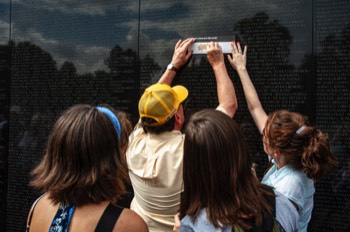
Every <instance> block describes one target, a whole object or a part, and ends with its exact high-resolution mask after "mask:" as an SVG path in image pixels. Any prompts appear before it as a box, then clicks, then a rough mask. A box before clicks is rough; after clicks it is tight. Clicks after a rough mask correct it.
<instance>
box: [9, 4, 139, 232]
mask: <svg viewBox="0 0 350 232" xmlns="http://www.w3.org/2000/svg"><path fill="white" fill-rule="evenodd" d="M138 5H139V1H129V0H125V1H84V2H75V1H65V2H62V1H49V2H47V1H13V2H12V8H11V9H12V12H11V13H12V36H11V40H12V41H13V47H12V61H11V62H12V76H11V107H16V108H17V109H18V112H16V114H15V113H12V112H11V115H10V116H11V125H10V147H9V151H10V154H11V155H10V157H9V178H8V181H9V186H8V198H7V202H8V213H7V230H8V231H24V228H25V221H26V216H27V214H28V212H29V209H30V206H31V204H32V202H33V201H34V200H35V198H36V197H38V193H37V192H35V191H34V190H33V189H32V188H31V187H28V183H29V172H30V170H31V169H32V168H33V167H34V166H35V165H36V164H37V163H38V161H39V160H40V159H41V158H42V155H43V151H44V148H45V142H46V139H47V137H48V133H49V131H50V129H51V126H52V124H53V122H54V121H55V119H56V118H57V117H58V115H59V114H60V113H61V112H62V111H63V110H64V109H66V108H67V107H69V106H71V105H73V104H77V103H87V104H92V105H97V104H102V103H103V104H109V105H111V106H113V107H115V108H116V109H119V110H123V111H126V112H128V113H130V114H133V115H134V114H135V111H136V106H135V102H136V101H137V97H138V94H137V93H138V89H139V87H138V85H139V68H138V67H139V61H138V33H137V31H138V17H139V16H138V15H139V13H138V11H139V6H138Z"/></svg>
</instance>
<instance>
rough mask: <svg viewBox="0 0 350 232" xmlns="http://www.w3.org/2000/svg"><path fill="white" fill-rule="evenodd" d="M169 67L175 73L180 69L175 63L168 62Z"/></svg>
mask: <svg viewBox="0 0 350 232" xmlns="http://www.w3.org/2000/svg"><path fill="white" fill-rule="evenodd" d="M167 69H168V70H170V71H173V72H175V73H177V72H178V71H179V69H178V68H177V67H176V66H175V65H174V64H173V63H170V64H168V66H167Z"/></svg>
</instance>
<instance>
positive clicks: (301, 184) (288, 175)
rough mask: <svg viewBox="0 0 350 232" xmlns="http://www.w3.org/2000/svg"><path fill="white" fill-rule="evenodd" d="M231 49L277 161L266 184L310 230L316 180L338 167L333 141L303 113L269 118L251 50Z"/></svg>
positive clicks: (267, 146)
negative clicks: (253, 76)
mask: <svg viewBox="0 0 350 232" xmlns="http://www.w3.org/2000/svg"><path fill="white" fill-rule="evenodd" d="M231 48H232V58H231V57H229V62H230V63H231V65H232V67H233V68H234V69H235V70H236V71H237V73H238V75H239V77H240V80H241V82H242V85H243V90H244V94H245V98H246V100H247V104H248V109H249V111H250V113H251V115H252V117H253V119H254V121H255V124H256V126H257V127H258V129H259V131H260V133H261V135H262V137H263V144H264V150H265V152H266V153H267V154H268V155H269V158H270V159H272V162H273V166H272V168H270V169H269V170H268V172H267V173H266V174H265V176H264V177H263V179H262V183H265V184H267V185H270V186H273V187H274V188H275V189H276V190H277V191H279V192H281V193H282V194H284V195H285V196H286V197H287V198H288V199H289V200H290V201H291V202H292V203H293V204H294V206H295V208H296V209H297V210H298V212H299V215H300V220H299V231H300V232H302V231H307V225H308V223H309V221H310V218H311V213H312V209H313V196H314V193H315V187H314V184H315V181H317V180H319V179H320V178H322V177H324V176H327V175H329V174H330V173H331V172H332V170H333V169H334V168H335V167H336V166H337V161H336V158H335V156H334V154H333V153H332V152H331V146H330V142H329V139H328V137H327V135H326V134H325V133H323V132H322V131H320V130H319V129H317V128H315V127H314V126H311V125H309V124H308V121H307V118H306V117H305V116H303V115H301V114H299V113H295V112H289V111H287V110H278V111H276V112H273V113H271V114H269V115H267V114H266V112H265V111H264V109H263V107H262V105H261V103H260V100H259V97H258V94H257V92H256V90H255V88H254V85H253V83H252V82H251V80H250V77H249V75H248V71H247V69H246V60H247V47H245V48H244V51H243V52H242V49H241V46H240V44H239V43H234V42H233V43H232V44H231Z"/></svg>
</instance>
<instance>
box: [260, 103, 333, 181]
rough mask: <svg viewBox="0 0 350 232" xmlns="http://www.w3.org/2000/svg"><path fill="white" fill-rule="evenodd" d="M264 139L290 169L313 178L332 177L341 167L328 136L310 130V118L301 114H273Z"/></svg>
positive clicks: (315, 129) (285, 111) (267, 122)
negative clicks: (336, 169) (302, 172)
mask: <svg viewBox="0 0 350 232" xmlns="http://www.w3.org/2000/svg"><path fill="white" fill-rule="evenodd" d="M300 128H301V130H300V131H299V132H298V129H300ZM264 136H266V138H267V140H268V145H269V146H270V147H272V148H274V149H277V150H279V151H280V153H281V155H282V156H283V157H284V160H285V161H286V163H287V164H288V165H290V166H291V167H293V168H295V169H297V170H303V171H305V172H306V174H307V176H308V177H309V178H313V179H315V180H318V179H320V178H322V177H323V176H326V175H329V174H330V173H331V172H332V171H333V170H334V169H335V168H336V166H337V164H338V162H337V160H336V157H335V155H334V154H333V153H332V151H331V146H330V141H329V139H328V136H327V134H326V133H323V132H322V131H320V130H319V129H317V128H315V127H314V126H310V125H309V123H308V119H307V117H306V116H303V115H301V114H299V113H295V112H289V111H287V110H279V111H275V112H273V113H271V114H270V115H269V116H268V119H267V121H266V125H265V129H264Z"/></svg>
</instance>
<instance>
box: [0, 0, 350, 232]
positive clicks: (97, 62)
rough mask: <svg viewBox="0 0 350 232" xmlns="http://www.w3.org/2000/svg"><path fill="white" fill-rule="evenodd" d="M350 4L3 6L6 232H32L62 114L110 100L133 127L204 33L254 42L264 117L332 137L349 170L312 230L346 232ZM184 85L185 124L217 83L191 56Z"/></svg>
mask: <svg viewBox="0 0 350 232" xmlns="http://www.w3.org/2000/svg"><path fill="white" fill-rule="evenodd" d="M349 7H350V5H349V4H348V1H347V0H335V1H327V0H313V1H309V0H290V1H280V0H264V1H247V0H241V1H229V0H220V1H216V2H213V1H209V0H202V1H169V0H167V1H156V0H148V1H136V0H132V1H127V0H123V1H106V0H100V1H84V3H82V2H80V1H78V2H76V1H64V3H62V1H57V0H52V1H42V0H37V1H30V2H28V1H22V0H20V1H12V2H11V7H10V1H0V13H1V14H0V33H1V35H0V74H1V76H0V84H1V85H0V106H1V111H0V117H1V118H0V119H1V121H2V122H1V125H5V126H4V127H2V128H5V130H3V129H2V130H1V147H0V152H1V153H0V154H1V155H0V164H1V165H0V197H1V201H0V231H5V230H4V228H5V225H6V231H23V230H24V226H25V220H26V216H27V213H28V211H29V208H30V205H31V203H32V202H33V200H34V199H35V198H36V197H37V196H38V194H39V193H37V192H35V191H34V190H33V189H31V188H30V187H28V180H29V175H28V174H29V172H30V170H31V169H32V168H33V167H34V166H35V164H36V163H37V162H38V161H39V160H40V159H41V157H42V154H43V150H44V148H45V147H44V145H45V142H46V138H47V135H48V132H49V130H50V127H51V125H52V123H53V122H54V120H55V119H56V118H57V116H58V114H59V113H60V112H62V110H63V109H65V108H67V107H68V106H71V105H73V104H76V103H89V104H99V103H107V104H110V105H112V106H113V107H115V108H117V109H120V110H124V111H126V112H128V113H129V114H130V115H131V117H132V119H133V121H134V122H136V121H137V101H138V97H139V93H140V92H142V91H143V90H144V88H145V87H146V86H147V85H149V84H150V83H153V82H155V81H157V80H158V78H159V76H160V75H161V73H162V71H163V70H164V68H165V67H166V65H167V64H168V63H169V62H170V60H171V56H172V52H173V49H174V46H175V44H176V42H177V41H178V39H180V38H186V37H203V36H234V37H235V39H236V40H238V41H240V42H241V43H243V44H248V69H249V72H250V76H251V78H252V81H253V82H254V84H255V85H256V88H257V91H258V94H259V96H260V97H261V101H262V104H263V105H264V107H265V109H266V110H267V112H272V111H274V110H277V109H282V108H284V109H288V110H291V111H298V112H301V113H303V114H305V115H307V116H308V117H309V119H310V121H311V122H312V123H315V124H316V125H317V126H318V127H319V128H321V129H322V130H324V131H326V132H328V133H329V136H330V138H331V139H332V142H333V148H334V152H335V154H336V155H337V157H338V159H339V161H340V165H339V168H338V169H337V170H336V171H335V173H334V174H333V175H332V176H330V177H328V178H325V179H324V180H321V181H320V182H318V183H317V184H316V189H317V190H316V194H315V208H314V211H313V217H312V220H311V222H310V224H309V230H310V231H348V230H349V224H350V218H349V214H348V213H346V212H347V211H348V210H349V205H350V201H349V196H350V193H349V186H350V182H349V181H350V180H349V179H350V178H349V173H350V162H349V160H350V159H349V152H350V151H349V148H350V141H349V137H350V115H349V114H350V109H349V105H350V96H349V95H350V80H349V78H350V77H349V73H350V72H349V71H350V70H349V67H350V59H349V58H348V54H349V51H350V42H349V41H350V13H349V12H350V9H349ZM10 9H11V15H12V16H11V19H10V17H9V15H10ZM9 25H11V27H10V26H9ZM227 67H229V65H227ZM228 69H229V74H230V76H231V77H232V80H233V81H234V84H235V87H236V91H237V95H238V100H239V111H238V113H237V115H236V116H235V119H236V120H237V121H238V122H239V123H240V124H241V127H242V129H243V130H244V132H245V133H246V134H247V140H248V142H249V144H250V149H251V155H252V158H253V160H254V161H255V162H256V163H258V165H259V166H258V175H259V176H260V177H261V176H262V174H263V171H264V168H265V165H266V156H265V154H264V151H263V147H262V143H261V141H260V135H259V133H258V131H257V129H256V128H255V125H254V123H253V121H252V119H251V117H250V114H249V112H248V110H247V107H246V104H245V99H244V95H243V90H242V87H241V84H240V83H239V80H238V77H237V76H236V74H235V72H234V71H233V70H232V68H230V67H229V68H228ZM10 70H11V72H12V73H11V82H10V78H9V77H10ZM175 82H176V83H180V84H183V85H185V86H187V87H188V89H189V90H190V97H189V102H188V104H187V108H188V109H187V112H186V116H187V117H189V116H190V115H191V114H192V113H193V112H195V111H198V110H200V109H202V108H207V107H216V104H217V96H216V85H215V80H214V76H213V72H212V70H211V67H210V65H209V64H208V62H207V59H206V57H205V56H203V55H195V56H193V57H192V59H191V61H190V62H189V64H188V65H187V66H186V67H185V68H184V69H182V70H181V72H180V73H179V75H178V77H177V78H176V80H175ZM10 83H11V86H9V85H10ZM10 90H11V91H10ZM8 102H9V103H10V104H8ZM8 114H9V116H10V126H9V129H10V133H9V136H8V132H7V131H6V125H8V117H7V116H8ZM3 131H4V132H3ZM7 152H9V153H8V154H10V155H9V157H8V165H7V160H6V159H7ZM7 166H8V177H7V176H6V174H7V169H6V167H7ZM6 181H7V182H8V189H7V190H6ZM6 191H7V196H6V195H5V193H6ZM6 202H7V213H6V215H5V210H4V209H5V206H6V204H5V203H6ZM5 216H6V217H5Z"/></svg>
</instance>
